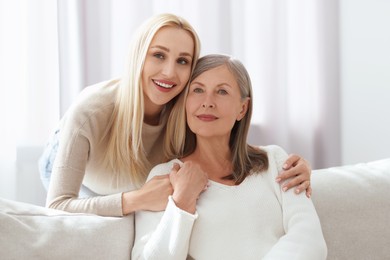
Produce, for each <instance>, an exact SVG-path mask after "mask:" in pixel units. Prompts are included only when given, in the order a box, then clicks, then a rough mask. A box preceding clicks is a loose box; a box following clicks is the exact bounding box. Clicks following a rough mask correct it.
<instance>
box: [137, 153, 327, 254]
mask: <svg viewBox="0 0 390 260" xmlns="http://www.w3.org/2000/svg"><path fill="white" fill-rule="evenodd" d="M262 149H264V150H265V151H267V153H268V158H269V169H268V171H267V172H262V173H259V174H253V175H250V176H249V177H247V178H246V179H245V180H244V181H243V182H242V183H241V184H240V185H238V186H227V185H223V184H220V183H217V182H213V181H210V186H209V188H208V189H207V190H206V191H205V192H203V193H202V194H201V196H200V198H199V200H198V204H197V212H196V213H195V214H194V215H192V214H189V213H187V212H185V211H183V210H181V209H179V208H177V207H176V205H175V203H174V201H173V200H172V198H171V197H170V198H169V202H168V206H167V208H166V210H165V211H163V212H150V211H143V212H137V213H136V222H135V223H136V232H135V233H136V237H135V245H134V247H133V251H132V256H133V257H132V259H164V260H168V259H196V260H203V259H207V260H209V259H213V260H214V259H224V260H228V259H245V260H247V259H273V260H275V259H289V260H292V259H299V260H304V259H310V260H313V259H326V254H327V248H326V244H325V240H324V237H323V234H322V230H321V225H320V222H319V219H318V216H317V213H316V210H315V208H314V206H313V203H312V201H311V200H310V199H308V198H307V197H306V196H305V194H303V193H302V194H300V195H296V194H294V193H293V191H291V190H290V191H287V192H283V191H282V190H281V188H280V185H279V184H278V183H276V182H275V178H276V176H277V174H278V172H280V171H281V169H282V165H283V163H284V162H285V160H286V158H287V154H286V153H285V152H284V151H283V150H282V149H281V148H280V147H278V146H267V147H262ZM174 162H178V163H180V164H181V163H182V162H181V161H180V160H178V159H175V160H172V161H170V162H168V163H165V164H160V165H158V166H156V167H155V168H154V169H153V170H152V172H151V174H150V175H149V179H150V178H152V177H153V176H155V175H161V174H166V173H167V172H169V170H170V169H171V167H172V164H173V163H174Z"/></svg>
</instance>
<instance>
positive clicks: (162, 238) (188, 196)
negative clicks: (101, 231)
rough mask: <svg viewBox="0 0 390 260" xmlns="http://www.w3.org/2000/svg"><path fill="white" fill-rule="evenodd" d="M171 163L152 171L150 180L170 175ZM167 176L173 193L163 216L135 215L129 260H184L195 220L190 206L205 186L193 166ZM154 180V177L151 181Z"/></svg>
mask: <svg viewBox="0 0 390 260" xmlns="http://www.w3.org/2000/svg"><path fill="white" fill-rule="evenodd" d="M171 168H172V163H167V164H161V165H158V166H156V167H155V168H153V170H152V172H151V173H150V177H153V176H155V175H159V174H163V173H165V172H168V171H170V170H171ZM177 170H178V169H177V168H176V169H173V171H172V172H171V174H170V176H171V177H170V178H171V181H172V185H173V187H174V192H173V195H172V196H169V202H168V205H167V207H166V209H165V211H164V212H151V211H139V212H136V214H135V218H136V220H135V227H136V232H135V233H136V237H135V243H134V247H133V251H132V259H186V257H187V254H188V248H189V241H190V237H191V233H192V227H193V225H194V222H195V220H196V218H197V213H196V212H195V207H194V203H195V204H196V199H197V197H198V196H199V194H200V193H201V192H202V191H203V189H204V187H205V185H206V184H207V175H205V174H204V173H203V172H202V171H200V168H198V167H197V166H196V165H190V164H187V163H186V164H184V166H183V167H182V168H181V169H180V170H179V171H177ZM153 178H155V177H153Z"/></svg>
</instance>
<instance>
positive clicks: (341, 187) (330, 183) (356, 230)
mask: <svg viewBox="0 0 390 260" xmlns="http://www.w3.org/2000/svg"><path fill="white" fill-rule="evenodd" d="M312 188H313V195H312V199H313V203H314V205H315V207H316V210H317V213H318V215H319V218H320V220H321V225H322V229H323V233H324V237H325V240H326V242H327V246H328V259H378V260H379V259H388V258H389V255H390V247H389V243H390V228H389V216H390V158H389V159H384V160H379V161H374V162H369V163H360V164H355V165H347V166H340V167H333V168H327V169H320V170H314V171H313V174H312Z"/></svg>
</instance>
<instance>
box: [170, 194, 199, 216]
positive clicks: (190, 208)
mask: <svg viewBox="0 0 390 260" xmlns="http://www.w3.org/2000/svg"><path fill="white" fill-rule="evenodd" d="M172 199H173V201H174V202H175V204H176V207H178V208H180V209H181V210H184V211H187V212H188V213H191V214H194V213H195V211H196V198H191V197H190V196H183V194H181V193H175V192H174V193H173V195H172Z"/></svg>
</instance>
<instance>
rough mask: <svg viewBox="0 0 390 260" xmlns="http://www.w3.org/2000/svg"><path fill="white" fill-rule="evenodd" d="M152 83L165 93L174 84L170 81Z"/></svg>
mask: <svg viewBox="0 0 390 260" xmlns="http://www.w3.org/2000/svg"><path fill="white" fill-rule="evenodd" d="M153 83H154V84H155V85H156V86H157V87H158V88H159V89H161V90H163V91H167V90H170V89H172V88H173V87H174V86H176V84H174V83H173V82H170V81H162V80H153Z"/></svg>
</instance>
